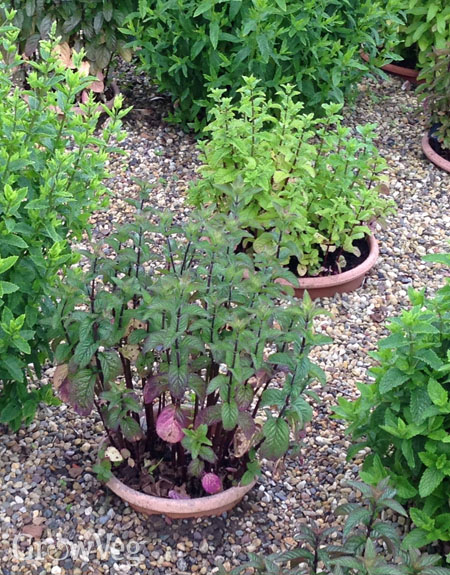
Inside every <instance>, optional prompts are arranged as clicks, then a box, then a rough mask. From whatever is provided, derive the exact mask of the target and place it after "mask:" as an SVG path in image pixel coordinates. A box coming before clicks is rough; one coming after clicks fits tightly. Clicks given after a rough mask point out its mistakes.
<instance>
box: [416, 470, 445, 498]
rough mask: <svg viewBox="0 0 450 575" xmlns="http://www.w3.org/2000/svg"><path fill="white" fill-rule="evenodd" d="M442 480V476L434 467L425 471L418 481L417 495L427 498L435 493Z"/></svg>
mask: <svg viewBox="0 0 450 575" xmlns="http://www.w3.org/2000/svg"><path fill="white" fill-rule="evenodd" d="M443 479H444V474H443V473H442V471H439V469H436V468H435V467H429V468H428V469H426V470H425V471H424V473H423V475H422V477H421V479H420V483H419V495H420V497H428V496H429V495H431V494H432V493H433V491H435V490H436V489H437V488H438V487H439V485H440V484H441V483H442V481H443Z"/></svg>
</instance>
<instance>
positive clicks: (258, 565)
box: [219, 480, 450, 575]
mask: <svg viewBox="0 0 450 575" xmlns="http://www.w3.org/2000/svg"><path fill="white" fill-rule="evenodd" d="M349 484H350V486H351V487H353V488H354V489H357V490H358V491H361V493H362V495H363V502H362V503H361V504H358V503H346V504H344V505H341V506H339V507H338V508H337V509H336V511H335V514H336V515H337V516H338V517H339V516H345V515H346V516H347V519H346V521H345V524H344V527H343V529H342V531H341V532H340V531H338V528H337V527H330V528H328V529H319V528H317V526H315V525H313V526H312V527H309V526H306V525H301V526H300V528H299V532H298V534H297V535H296V537H295V539H296V540H297V541H299V542H300V543H299V545H298V547H295V548H294V549H292V550H290V551H285V552H283V553H275V554H273V555H270V556H268V557H261V556H259V555H257V554H255V553H253V554H251V555H250V561H249V562H248V564H244V565H242V566H240V567H236V568H235V569H232V570H231V571H226V570H225V569H224V568H223V567H221V568H220V569H219V575H242V574H243V573H250V571H249V569H250V568H252V571H251V573H253V574H255V575H449V574H450V569H446V568H444V567H439V566H438V563H439V562H440V560H441V558H440V557H439V556H438V555H427V554H423V555H421V554H420V553H419V552H418V551H415V550H411V551H409V552H408V553H405V552H404V551H401V549H400V547H401V539H400V536H399V534H398V532H397V530H396V528H395V525H394V524H393V523H392V521H385V520H383V519H382V517H383V515H384V514H385V512H386V511H391V512H394V513H395V514H397V515H402V516H406V517H407V513H406V511H405V510H404V508H403V507H402V506H401V505H400V504H399V503H398V501H396V500H395V498H394V497H395V493H396V492H395V490H394V489H392V488H391V487H389V486H388V481H387V480H383V481H381V482H380V483H379V484H378V485H377V486H376V487H371V486H369V485H367V484H365V483H362V482H359V481H350V482H349Z"/></svg>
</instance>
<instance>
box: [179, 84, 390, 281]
mask: <svg viewBox="0 0 450 575" xmlns="http://www.w3.org/2000/svg"><path fill="white" fill-rule="evenodd" d="M238 92H239V101H238V103H237V104H233V103H232V101H231V98H229V97H225V96H224V91H223V90H214V91H213V92H212V100H213V101H214V102H215V107H214V108H213V110H212V117H213V120H212V121H211V122H210V123H209V124H208V125H207V127H206V128H205V134H207V135H208V139H205V140H203V141H202V142H200V144H199V147H200V150H201V152H202V156H201V159H202V161H203V165H202V166H201V167H200V169H199V172H200V175H201V176H202V177H201V179H199V180H198V181H197V182H196V183H194V185H193V186H191V189H190V191H189V198H190V200H191V201H192V202H193V204H194V205H195V206H204V205H208V204H214V205H215V206H216V209H217V210H218V211H219V212H223V213H229V212H231V213H238V214H239V218H240V220H241V221H242V224H243V226H244V227H245V228H246V229H247V231H248V232H249V237H248V238H245V239H244V246H243V247H244V248H245V249H247V250H252V251H253V252H254V253H260V252H263V251H264V252H268V253H271V254H272V255H276V257H278V259H279V260H280V263H281V264H282V265H286V266H287V265H289V266H290V268H291V269H292V270H293V271H295V273H296V274H297V275H299V276H304V275H310V276H314V275H330V274H335V273H338V272H339V271H341V269H342V268H344V267H345V265H346V257H347V258H348V257H349V255H350V254H353V255H355V256H359V255H360V250H359V247H358V245H357V243H356V242H357V241H358V240H361V239H362V238H364V237H365V236H366V235H367V234H370V228H369V224H370V223H371V222H372V221H373V220H375V219H378V218H381V217H382V216H384V215H385V214H387V213H389V211H391V210H392V206H393V202H392V201H391V200H389V199H386V198H383V197H382V196H381V195H380V194H379V185H380V183H381V182H382V181H383V180H384V179H385V178H384V176H383V175H382V172H383V170H384V169H385V162H384V160H383V159H382V158H381V157H380V156H379V154H378V152H377V150H376V148H375V145H374V137H375V133H374V126H373V125H371V124H367V125H366V126H359V127H358V128H357V129H356V132H354V133H352V131H351V130H350V128H347V127H345V126H343V125H342V123H341V120H342V118H341V116H340V115H339V110H340V109H341V106H340V105H338V104H333V105H324V106H323V111H324V118H321V119H318V118H315V117H314V116H313V115H312V114H305V113H303V111H302V109H303V105H302V104H301V103H300V102H298V101H296V98H295V97H296V94H297V93H296V91H295V90H294V88H293V87H292V86H289V85H288V86H284V87H283V88H282V89H280V90H279V91H278V92H277V98H276V99H275V100H270V99H268V98H267V97H266V95H265V92H264V89H263V87H261V85H260V83H259V82H258V80H256V79H255V78H253V77H248V78H247V77H244V87H243V88H240V89H239V90H238Z"/></svg>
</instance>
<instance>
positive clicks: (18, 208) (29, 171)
mask: <svg viewBox="0 0 450 575" xmlns="http://www.w3.org/2000/svg"><path fill="white" fill-rule="evenodd" d="M13 17H14V13H13V12H12V11H11V12H8V13H7V21H6V22H5V23H3V25H1V27H0V118H1V120H0V181H1V184H0V317H1V319H0V422H2V423H7V424H9V426H10V427H11V428H12V429H13V430H16V429H18V428H19V426H20V425H21V423H22V422H23V421H25V422H30V421H31V419H32V418H33V415H34V413H35V410H36V407H37V405H38V403H39V401H41V400H51V397H52V394H51V389H49V386H43V387H39V384H38V383H37V382H35V383H36V386H35V387H34V389H33V390H32V391H30V387H29V384H30V382H31V381H33V378H35V377H37V378H39V377H40V374H41V365H42V364H43V362H44V361H45V359H46V358H47V357H48V356H49V354H50V349H49V343H48V336H47V334H46V332H45V330H44V329H43V328H42V326H41V325H40V324H39V321H40V319H41V317H42V315H43V314H44V311H43V309H44V308H43V306H44V298H45V295H46V294H47V293H48V289H49V287H50V286H51V285H52V284H54V283H55V281H56V279H57V274H58V271H59V270H61V269H63V268H64V267H65V266H67V265H70V264H72V263H74V262H75V261H76V258H77V256H75V255H74V254H73V253H72V250H71V247H70V245H69V243H68V240H69V239H72V238H77V237H80V236H81V234H82V233H83V232H84V231H85V230H86V229H87V223H88V217H89V213H90V211H91V210H92V209H94V208H95V207H96V206H99V205H100V202H101V198H102V196H103V195H104V193H105V188H104V185H103V183H102V182H103V180H104V178H105V176H106V171H105V163H106V161H107V159H108V155H109V153H110V152H111V151H113V150H114V149H115V148H114V147H113V146H112V139H113V138H115V139H116V140H118V141H120V139H121V138H122V134H121V132H120V120H119V118H120V117H121V116H122V115H123V114H124V113H125V112H121V111H119V107H120V100H118V101H117V103H116V107H115V109H114V110H113V111H112V112H109V115H110V121H109V123H108V124H107V125H105V126H104V129H103V133H102V135H101V136H97V135H96V134H95V129H96V126H97V121H98V118H99V114H100V112H99V111H98V110H97V104H96V103H95V102H94V101H93V99H92V97H89V98H88V101H87V102H86V103H85V104H82V110H83V115H76V114H73V113H72V107H73V105H74V102H75V100H76V97H77V94H79V93H80V92H82V91H83V90H84V89H85V88H86V86H87V85H88V84H89V83H90V82H92V78H91V77H89V76H87V77H86V76H84V75H83V74H81V73H80V72H79V71H78V70H71V69H67V68H65V67H64V66H63V65H61V64H60V62H59V59H58V57H57V56H56V54H55V43H54V42H51V41H43V42H42V43H41V45H40V58H39V60H38V61H37V62H30V72H29V74H28V77H27V82H28V85H29V88H28V89H21V88H19V87H17V86H15V84H14V81H13V75H14V72H15V70H17V67H18V66H20V65H21V63H22V60H21V58H20V57H19V56H18V55H17V53H16V52H17V51H16V41H17V37H18V33H19V31H18V30H17V28H16V27H14V26H13V25H12V23H11V22H12V19H13ZM81 58H82V54H80V55H78V56H77V57H76V58H75V59H76V61H77V62H78V63H79V62H80V61H81ZM31 365H32V366H33V367H32V368H31V367H30V366H31Z"/></svg>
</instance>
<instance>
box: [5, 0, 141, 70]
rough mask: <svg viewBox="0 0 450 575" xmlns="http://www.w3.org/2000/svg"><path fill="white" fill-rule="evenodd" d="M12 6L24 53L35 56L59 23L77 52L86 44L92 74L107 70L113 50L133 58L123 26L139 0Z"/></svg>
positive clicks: (34, 1)
mask: <svg viewBox="0 0 450 575" xmlns="http://www.w3.org/2000/svg"><path fill="white" fill-rule="evenodd" d="M9 7H10V8H12V9H14V10H15V11H16V14H15V17H14V24H15V25H16V26H17V27H18V28H19V29H20V34H19V37H18V45H19V51H20V53H21V54H25V55H26V56H28V57H31V56H33V55H34V54H35V53H36V50H37V49H38V46H39V42H40V40H47V39H48V37H49V33H50V31H51V30H52V25H56V36H58V37H60V38H61V41H62V42H67V43H68V44H69V46H70V47H71V48H72V49H74V50H75V51H77V52H79V51H80V50H81V48H84V50H85V52H86V58H87V59H88V60H89V62H90V64H91V72H92V73H93V74H97V72H105V71H106V69H107V68H108V67H109V64H110V62H111V58H112V57H113V55H114V54H119V55H120V56H122V57H123V58H124V59H125V60H127V61H130V60H131V50H130V49H129V48H127V47H126V42H127V41H128V40H129V38H127V36H126V35H125V34H123V33H122V32H120V27H121V26H122V25H123V23H124V21H125V17H126V16H127V15H128V14H130V12H132V11H133V10H135V9H136V7H137V1H136V0H114V1H113V0H56V1H55V0H11V2H10V4H9Z"/></svg>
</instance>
